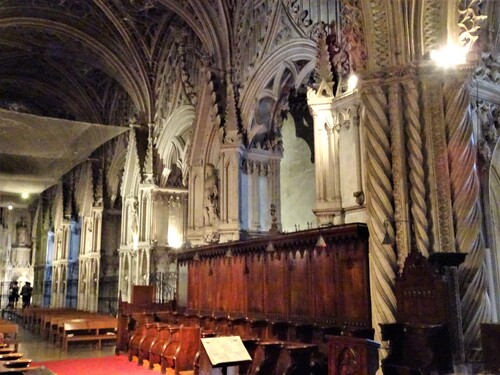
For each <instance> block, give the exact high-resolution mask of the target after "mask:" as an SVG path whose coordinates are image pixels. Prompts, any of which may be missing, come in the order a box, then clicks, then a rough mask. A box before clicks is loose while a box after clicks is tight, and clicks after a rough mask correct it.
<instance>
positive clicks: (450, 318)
mask: <svg viewBox="0 0 500 375" xmlns="http://www.w3.org/2000/svg"><path fill="white" fill-rule="evenodd" d="M465 256H466V254H463V253H435V254H433V255H431V256H430V257H429V259H427V258H426V257H424V256H423V255H422V254H420V253H418V252H411V253H410V254H409V255H408V257H407V259H406V261H405V266H404V269H403V273H402V275H400V276H398V277H397V278H396V286H395V289H396V300H397V307H398V309H397V321H396V322H394V323H390V324H382V325H381V329H382V340H386V341H388V342H389V355H388V356H387V357H386V358H385V359H384V360H383V361H382V370H383V372H384V374H385V375H397V374H431V373H432V374H448V373H450V372H452V371H453V357H455V358H459V357H460V356H463V343H461V340H460V332H461V331H462V328H461V322H460V321H459V319H458V320H457V317H460V314H459V309H460V306H459V303H460V302H459V295H458V286H457V285H456V282H457V281H456V277H454V276H456V269H457V267H458V266H459V265H460V263H462V262H463V260H464V259H465Z"/></svg>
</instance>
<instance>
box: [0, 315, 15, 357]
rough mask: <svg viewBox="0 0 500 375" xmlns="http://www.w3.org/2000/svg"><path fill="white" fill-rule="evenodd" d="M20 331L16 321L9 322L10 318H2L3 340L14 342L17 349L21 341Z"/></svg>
mask: <svg viewBox="0 0 500 375" xmlns="http://www.w3.org/2000/svg"><path fill="white" fill-rule="evenodd" d="M18 332H19V326H18V325H17V324H15V323H12V322H9V321H8V320H3V319H1V320H0V333H3V335H4V338H3V341H4V342H5V343H7V344H13V345H14V348H15V350H17V348H18V345H19V341H18V337H17V334H18Z"/></svg>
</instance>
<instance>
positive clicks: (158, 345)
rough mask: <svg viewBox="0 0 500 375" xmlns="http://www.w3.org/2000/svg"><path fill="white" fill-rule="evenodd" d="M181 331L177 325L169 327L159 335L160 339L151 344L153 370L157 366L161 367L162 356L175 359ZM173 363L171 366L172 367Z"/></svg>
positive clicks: (150, 353) (150, 361)
mask: <svg viewBox="0 0 500 375" xmlns="http://www.w3.org/2000/svg"><path fill="white" fill-rule="evenodd" d="M179 329H180V326H179V325H177V324H171V325H168V327H167V328H165V329H162V330H161V331H160V332H159V333H158V337H157V338H156V339H155V340H154V341H153V343H152V344H151V349H150V351H149V368H150V369H152V368H153V367H154V365H155V364H159V365H161V360H162V356H164V355H165V356H168V357H173V355H174V354H175V350H176V349H177V344H178V342H179ZM172 366H173V363H170V364H169V367H172Z"/></svg>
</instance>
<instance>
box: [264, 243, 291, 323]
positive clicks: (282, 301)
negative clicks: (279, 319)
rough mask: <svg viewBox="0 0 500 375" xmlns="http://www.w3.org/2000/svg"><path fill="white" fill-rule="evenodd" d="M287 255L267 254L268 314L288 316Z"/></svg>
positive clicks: (266, 286)
mask: <svg viewBox="0 0 500 375" xmlns="http://www.w3.org/2000/svg"><path fill="white" fill-rule="evenodd" d="M284 257H285V254H280V253H275V254H270V255H269V254H266V257H265V261H266V267H265V272H266V281H267V282H266V285H265V290H266V301H267V313H268V314H273V315H286V314H287V305H288V303H287V302H288V301H287V300H288V293H286V291H287V290H288V289H287V287H286V280H287V275H286V273H285V270H287V268H288V267H286V259H284Z"/></svg>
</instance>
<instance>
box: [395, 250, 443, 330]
mask: <svg viewBox="0 0 500 375" xmlns="http://www.w3.org/2000/svg"><path fill="white" fill-rule="evenodd" d="M395 289H396V300H397V306H398V311H397V321H398V322H399V323H417V324H446V323H447V314H446V301H447V299H446V285H445V282H444V281H443V278H442V276H441V275H440V274H439V273H438V271H437V269H436V268H435V267H434V266H433V265H432V264H431V263H429V261H428V260H427V258H425V257H424V256H423V255H422V254H420V253H418V252H412V253H410V254H409V255H408V258H407V259H406V262H405V267H404V270H403V274H402V275H401V276H400V277H398V278H397V279H396V286H395Z"/></svg>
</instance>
